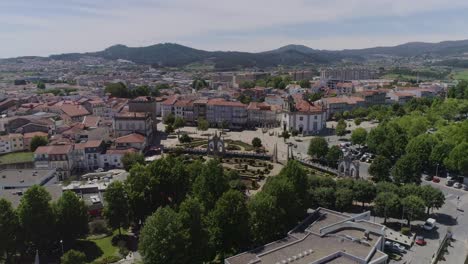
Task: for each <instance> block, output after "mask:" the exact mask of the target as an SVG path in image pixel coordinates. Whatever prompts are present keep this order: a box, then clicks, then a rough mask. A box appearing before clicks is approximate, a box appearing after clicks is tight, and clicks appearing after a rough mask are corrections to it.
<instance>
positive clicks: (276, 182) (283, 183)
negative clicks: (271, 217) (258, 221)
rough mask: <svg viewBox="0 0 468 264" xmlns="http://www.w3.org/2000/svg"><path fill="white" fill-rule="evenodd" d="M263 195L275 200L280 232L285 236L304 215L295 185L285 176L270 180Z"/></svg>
mask: <svg viewBox="0 0 468 264" xmlns="http://www.w3.org/2000/svg"><path fill="white" fill-rule="evenodd" d="M261 193H266V194H269V195H271V196H272V197H273V198H275V203H276V208H277V214H275V217H276V218H278V219H277V223H278V226H277V228H278V232H281V233H282V234H284V233H285V232H287V231H288V230H290V228H291V227H292V226H294V225H295V224H296V223H297V220H298V218H299V217H300V216H301V214H302V213H303V212H302V209H301V207H300V205H299V203H298V202H297V200H298V199H299V197H298V194H297V192H296V190H295V187H294V185H293V183H291V181H290V180H289V179H288V178H286V177H285V176H283V175H278V176H276V177H272V178H268V180H267V182H266V183H265V185H264V186H263V190H262V192H261Z"/></svg>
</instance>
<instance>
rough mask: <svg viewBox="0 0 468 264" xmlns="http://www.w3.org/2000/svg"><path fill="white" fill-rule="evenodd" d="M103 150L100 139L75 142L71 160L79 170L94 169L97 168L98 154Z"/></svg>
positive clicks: (102, 143)
mask: <svg viewBox="0 0 468 264" xmlns="http://www.w3.org/2000/svg"><path fill="white" fill-rule="evenodd" d="M104 151H105V147H104V142H103V141H102V140H88V141H86V142H83V143H78V144H75V147H74V149H73V160H74V162H75V167H76V168H77V169H79V170H85V171H94V170H96V169H98V168H99V165H100V164H99V158H100V155H101V154H102V153H103V152H104Z"/></svg>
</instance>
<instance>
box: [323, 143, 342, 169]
mask: <svg viewBox="0 0 468 264" xmlns="http://www.w3.org/2000/svg"><path fill="white" fill-rule="evenodd" d="M342 157H343V152H342V151H341V149H340V148H339V147H338V146H332V147H331V148H330V149H329V150H328V153H327V155H326V156H325V159H326V160H327V162H328V166H330V167H333V168H336V167H338V161H339V160H340V159H341V158H342Z"/></svg>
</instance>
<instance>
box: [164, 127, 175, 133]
mask: <svg viewBox="0 0 468 264" xmlns="http://www.w3.org/2000/svg"><path fill="white" fill-rule="evenodd" d="M174 131H175V130H174V127H173V126H172V125H166V129H165V130H164V132H166V134H172V133H174Z"/></svg>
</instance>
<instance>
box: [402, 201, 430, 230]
mask: <svg viewBox="0 0 468 264" xmlns="http://www.w3.org/2000/svg"><path fill="white" fill-rule="evenodd" d="M401 205H402V207H403V215H404V218H405V219H406V220H408V226H410V227H411V221H412V220H415V219H420V218H421V217H422V216H424V207H425V204H424V201H423V200H422V199H421V198H419V197H418V196H416V195H410V196H408V197H406V198H404V199H403V200H402V201H401Z"/></svg>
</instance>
